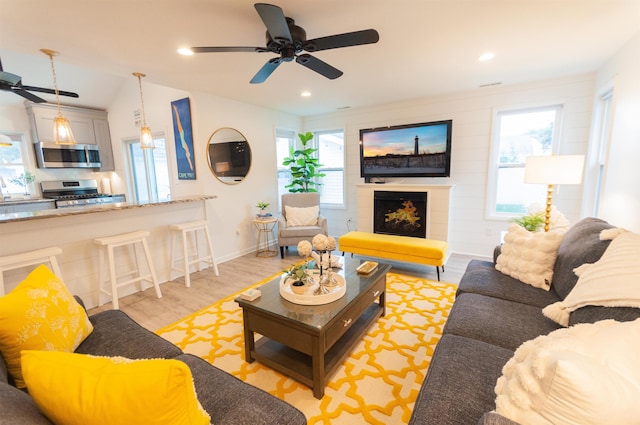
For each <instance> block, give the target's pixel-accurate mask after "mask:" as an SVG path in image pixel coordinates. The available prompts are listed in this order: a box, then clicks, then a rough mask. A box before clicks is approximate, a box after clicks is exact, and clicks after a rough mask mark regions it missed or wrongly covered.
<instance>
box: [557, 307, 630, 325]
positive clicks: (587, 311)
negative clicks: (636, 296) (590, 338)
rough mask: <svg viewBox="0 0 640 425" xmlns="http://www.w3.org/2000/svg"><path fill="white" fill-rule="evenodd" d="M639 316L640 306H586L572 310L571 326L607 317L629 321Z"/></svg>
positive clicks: (570, 316) (619, 320)
mask: <svg viewBox="0 0 640 425" xmlns="http://www.w3.org/2000/svg"><path fill="white" fill-rule="evenodd" d="M639 318H640V308H635V307H601V306H586V307H582V308H579V309H577V310H576V311H573V312H571V314H570V315H569V326H573V325H577V324H578V323H595V322H599V321H600V320H606V319H613V320H616V321H618V322H629V321H632V320H636V319H639Z"/></svg>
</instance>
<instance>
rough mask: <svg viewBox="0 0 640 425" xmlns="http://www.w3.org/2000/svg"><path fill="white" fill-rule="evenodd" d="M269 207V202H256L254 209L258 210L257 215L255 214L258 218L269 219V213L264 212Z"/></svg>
mask: <svg viewBox="0 0 640 425" xmlns="http://www.w3.org/2000/svg"><path fill="white" fill-rule="evenodd" d="M269 205H271V204H270V203H269V202H266V201H260V202H258V204H257V205H256V207H257V208H258V209H259V210H260V213H259V214H256V215H257V216H258V217H271V214H270V213H266V214H265V212H264V210H265V209H267V207H269Z"/></svg>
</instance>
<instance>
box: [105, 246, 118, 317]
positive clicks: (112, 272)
mask: <svg viewBox="0 0 640 425" xmlns="http://www.w3.org/2000/svg"><path fill="white" fill-rule="evenodd" d="M107 257H108V262H109V280H111V303H112V304H113V308H114V309H115V310H118V309H120V304H119V302H118V283H117V279H116V261H115V255H114V252H113V246H112V245H109V246H108V247H107Z"/></svg>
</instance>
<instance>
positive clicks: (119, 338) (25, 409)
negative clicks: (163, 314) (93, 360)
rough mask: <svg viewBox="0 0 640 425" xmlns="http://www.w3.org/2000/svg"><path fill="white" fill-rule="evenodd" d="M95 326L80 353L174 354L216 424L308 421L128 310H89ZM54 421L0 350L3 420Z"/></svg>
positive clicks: (34, 424)
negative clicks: (13, 379)
mask: <svg viewBox="0 0 640 425" xmlns="http://www.w3.org/2000/svg"><path fill="white" fill-rule="evenodd" d="M89 319H90V320H91V323H92V324H93V326H94V330H93V332H92V333H91V334H90V335H89V336H88V337H87V338H86V339H85V340H84V341H83V342H82V344H80V346H79V347H78V348H77V349H76V353H81V354H92V355H98V356H122V357H127V358H131V359H148V358H173V359H177V360H181V361H183V362H185V363H186V364H187V365H188V366H189V368H190V369H191V372H192V375H193V380H194V384H195V388H196V393H197V394H198V400H199V401H200V404H201V405H202V407H203V408H204V409H205V410H206V411H207V412H208V413H209V415H210V416H211V422H212V423H214V424H216V425H241V424H244V425H267V424H270V425H279V424H298V425H304V424H306V423H307V420H306V418H305V416H304V415H303V414H302V412H300V411H299V410H298V409H296V408H295V407H293V406H291V405H289V404H288V403H286V402H284V401H281V400H280V399H278V398H276V397H274V396H272V395H270V394H268V393H266V392H264V391H262V390H260V389H258V388H256V387H253V386H251V385H249V384H246V383H244V382H242V381H240V380H239V379H237V378H235V377H234V376H232V375H229V374H228V373H226V372H224V371H222V370H220V369H218V368H216V367H214V366H212V365H210V364H209V363H207V362H206V361H204V360H202V359H201V358H199V357H196V356H193V355H191V354H185V353H183V352H182V350H180V349H179V348H178V347H176V346H175V345H173V344H171V343H170V342H169V341H167V340H165V339H163V338H161V337H159V336H158V335H156V334H154V333H153V332H150V331H148V330H146V329H145V328H143V327H142V326H140V325H138V324H137V323H136V322H135V321H133V320H132V319H131V318H129V316H127V314H126V313H124V312H122V311H120V310H109V311H104V312H101V313H97V314H95V315H93V316H90V317H89ZM9 424H11V425H14V424H21V425H40V424H46V425H51V422H50V421H49V420H48V419H47V418H46V417H45V416H44V415H43V414H42V413H40V410H39V409H38V407H37V406H36V404H35V402H34V401H33V399H31V397H30V396H29V395H28V394H27V393H26V392H24V391H21V390H19V389H17V388H16V387H14V386H13V385H11V383H10V382H9V378H8V375H7V369H6V365H5V363H4V361H3V360H2V357H1V356H0V425H9Z"/></svg>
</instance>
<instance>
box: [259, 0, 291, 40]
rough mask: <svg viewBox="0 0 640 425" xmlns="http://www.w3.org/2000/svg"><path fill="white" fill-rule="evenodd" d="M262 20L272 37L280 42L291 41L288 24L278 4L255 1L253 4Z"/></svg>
mask: <svg viewBox="0 0 640 425" xmlns="http://www.w3.org/2000/svg"><path fill="white" fill-rule="evenodd" d="M254 7H255V8H256V11H257V12H258V15H260V18H262V22H264V25H265V26H266V27H267V31H268V32H269V35H270V36H271V38H272V39H274V40H275V41H277V42H279V43H281V44H282V42H285V41H286V42H288V43H293V40H292V38H291V32H290V31H289V25H287V20H286V18H285V17H284V13H283V12H282V9H280V8H279V7H278V6H274V5H272V4H267V3H256V4H255V5H254Z"/></svg>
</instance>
